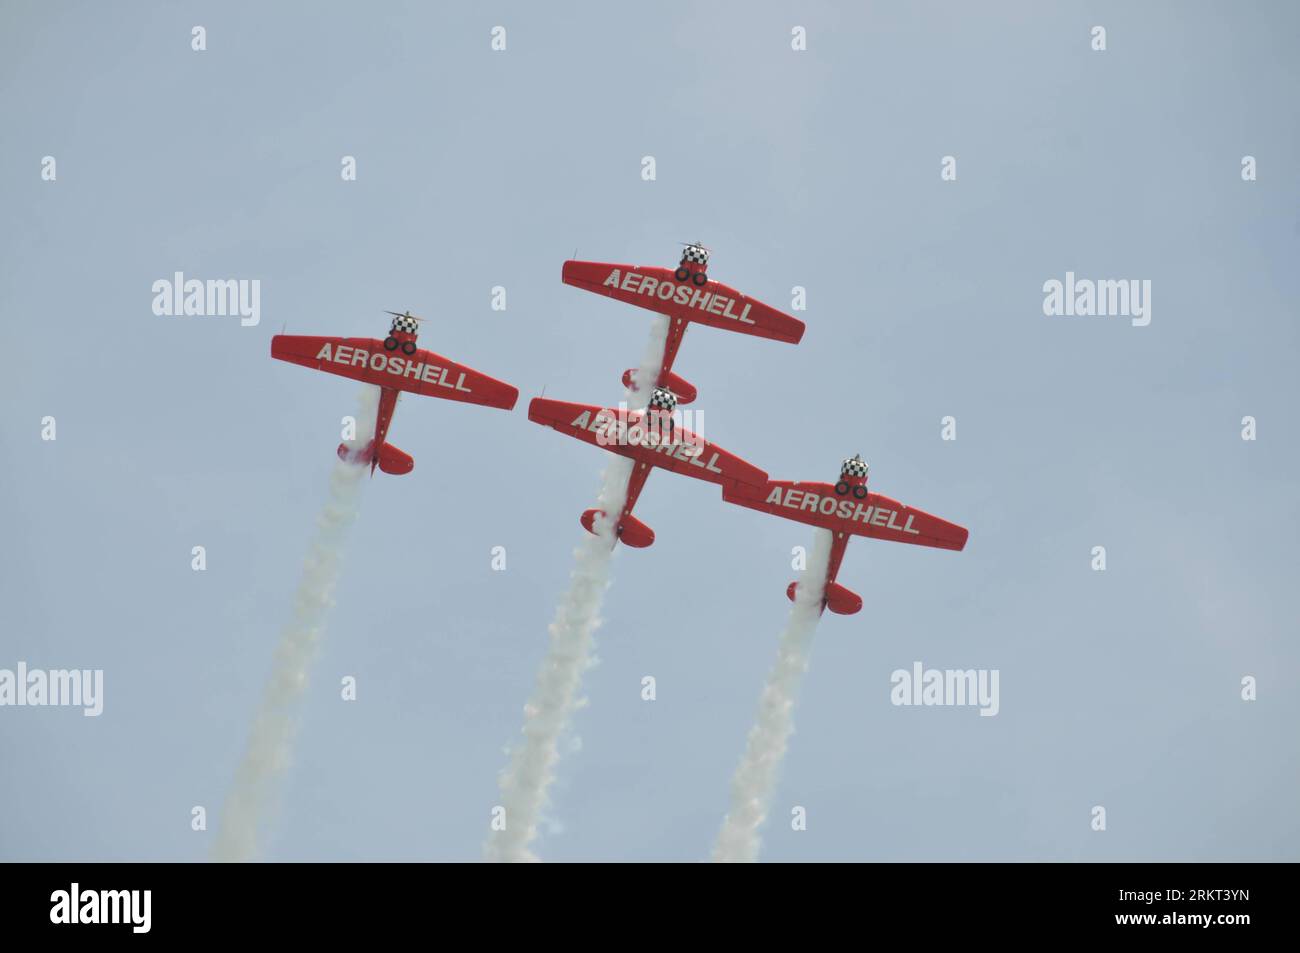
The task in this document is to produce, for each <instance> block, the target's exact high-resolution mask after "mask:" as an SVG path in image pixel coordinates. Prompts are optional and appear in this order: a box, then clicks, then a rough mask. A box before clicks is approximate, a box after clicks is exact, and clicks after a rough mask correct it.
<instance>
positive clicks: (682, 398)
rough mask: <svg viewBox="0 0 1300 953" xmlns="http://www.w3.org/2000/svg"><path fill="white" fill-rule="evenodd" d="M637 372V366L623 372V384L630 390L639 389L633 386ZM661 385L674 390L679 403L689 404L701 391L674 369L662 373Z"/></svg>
mask: <svg viewBox="0 0 1300 953" xmlns="http://www.w3.org/2000/svg"><path fill="white" fill-rule="evenodd" d="M635 374H636V368H635V367H629V368H628V369H627V370H625V371H624V372H623V386H624V387H626V388H627V389H628V390H631V391H636V390H638V389H639V388H636V387H633V386H632V385H633V382H634V381H635ZM659 386H660V387H666V388H668V389H669V390H670V391H672V392H673V395H674V396H675V397H676V398H677V403H679V404H689V403H690V402H691V401H693V400H695V398H696V397H697V396H699V392H698V391H696V389H695V385H694V384H692V383H691V382H690V381H688V380H686V379H684V378H681V377H678V376H677V375H676V374H674V373H673V372H672V371H669V372H668V373H667V374H661V375H660V380H659Z"/></svg>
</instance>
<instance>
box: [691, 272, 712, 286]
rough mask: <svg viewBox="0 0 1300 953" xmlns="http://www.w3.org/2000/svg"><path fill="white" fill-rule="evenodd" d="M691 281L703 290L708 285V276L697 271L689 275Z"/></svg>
mask: <svg viewBox="0 0 1300 953" xmlns="http://www.w3.org/2000/svg"><path fill="white" fill-rule="evenodd" d="M691 281H693V282H695V283H696V284H697V285H699V286H700V287H701V288H703V287H704V286H705V285H707V284H708V283H709V276H708V275H706V274H705V273H704V272H702V271H697V272H696V273H695V274H693V275H691Z"/></svg>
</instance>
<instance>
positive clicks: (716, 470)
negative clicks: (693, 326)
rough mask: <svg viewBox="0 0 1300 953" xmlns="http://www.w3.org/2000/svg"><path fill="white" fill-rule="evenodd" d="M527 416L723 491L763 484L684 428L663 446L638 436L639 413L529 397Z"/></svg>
mask: <svg viewBox="0 0 1300 953" xmlns="http://www.w3.org/2000/svg"><path fill="white" fill-rule="evenodd" d="M528 419H529V420H531V421H533V423H538V424H542V425H543V426H546V427H552V428H554V429H555V430H558V431H559V432H560V433H563V434H568V435H569V436H570V437H575V438H577V439H578V440H582V441H585V442H586V443H589V444H591V445H593V446H596V447H601V448H602V449H604V450H609V451H610V452H612V453H617V454H621V455H622V456H625V457H631V458H632V459H633V460H638V461H640V462H642V463H648V464H649V465H650V466H653V467H661V468H663V469H665V470H672V471H674V472H676V473H681V474H683V475H685V476H689V477H695V478H696V479H697V480H708V481H709V482H710V483H719V484H721V485H722V486H723V488H724V490H725V489H726V488H728V487H739V486H745V485H749V486H753V487H761V486H763V485H764V484H765V483H766V482H767V474H766V473H765V472H763V471H762V470H760V469H759V468H758V467H756V466H754V465H753V464H751V463H748V462H746V461H745V460H742V459H741V458H740V457H738V456H736V455H735V454H734V453H730V452H728V451H726V450H723V449H722V448H721V447H719V446H718V445H717V444H715V443H710V442H709V441H707V440H704V439H702V438H700V437H696V436H695V435H694V434H693V433H691V431H689V430H687V429H686V428H684V427H681V426H678V427H675V428H674V431H673V442H671V443H667V444H666V445H656V444H654V443H652V442H650V440H647V439H643V434H644V430H643V428H641V427H639V426H638V422H639V421H640V420H641V419H642V415H641V413H640V412H636V413H630V414H627V415H626V417H624V418H623V419H622V420H620V418H619V412H618V411H617V410H615V409H613V408H610V407H597V406H596V405H595V404H573V403H569V402H568V401H563V400H548V399H547V398H544V397H534V398H533V399H532V401H531V402H530V403H529V404H528ZM602 441H604V442H602Z"/></svg>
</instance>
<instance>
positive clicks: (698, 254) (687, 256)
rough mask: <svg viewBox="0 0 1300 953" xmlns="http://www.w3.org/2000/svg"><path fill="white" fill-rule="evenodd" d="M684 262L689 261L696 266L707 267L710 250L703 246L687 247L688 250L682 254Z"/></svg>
mask: <svg viewBox="0 0 1300 953" xmlns="http://www.w3.org/2000/svg"><path fill="white" fill-rule="evenodd" d="M682 261H684V262H687V261H689V262H691V263H692V264H696V265H707V264H708V263H709V250H708V249H707V248H705V247H704V246H703V245H698V244H696V245H687V246H686V250H685V251H683V252H682Z"/></svg>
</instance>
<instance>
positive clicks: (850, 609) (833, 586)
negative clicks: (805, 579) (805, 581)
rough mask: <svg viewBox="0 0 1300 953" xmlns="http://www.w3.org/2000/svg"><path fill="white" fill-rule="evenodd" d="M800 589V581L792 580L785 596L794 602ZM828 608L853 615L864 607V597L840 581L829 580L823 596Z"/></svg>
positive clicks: (837, 613)
mask: <svg viewBox="0 0 1300 953" xmlns="http://www.w3.org/2000/svg"><path fill="white" fill-rule="evenodd" d="M798 589H799V583H797V582H792V583H790V585H788V586H786V589H785V597H786V598H787V599H789V600H790V601H791V602H794V596H795V592H796V591H797V590H798ZM822 601H823V602H824V603H825V606H826V608H827V609H830V610H831V611H832V612H834V613H835V614H836V615H853V614H854V613H855V612H857V611H859V610H860V609H861V608H862V597H861V596H860V595H858V594H857V593H856V592H854V591H853V590H852V589H846V588H845V587H844V586H841V585H840V584H839V583H838V582H828V583H827V584H826V594H825V595H824V596H823V597H822Z"/></svg>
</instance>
